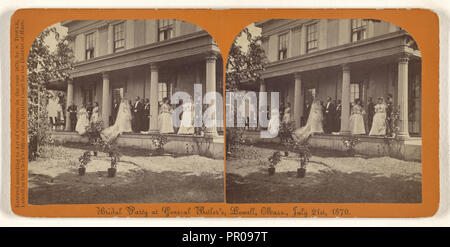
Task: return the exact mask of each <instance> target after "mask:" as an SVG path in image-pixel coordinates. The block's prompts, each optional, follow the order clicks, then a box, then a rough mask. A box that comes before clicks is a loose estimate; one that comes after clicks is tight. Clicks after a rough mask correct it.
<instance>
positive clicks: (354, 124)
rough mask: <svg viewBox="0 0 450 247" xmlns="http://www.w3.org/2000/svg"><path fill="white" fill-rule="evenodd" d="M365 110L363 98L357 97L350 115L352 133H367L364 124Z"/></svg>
mask: <svg viewBox="0 0 450 247" xmlns="http://www.w3.org/2000/svg"><path fill="white" fill-rule="evenodd" d="M364 114H365V113H364V110H363V108H362V106H361V100H360V99H355V104H354V105H353V107H352V111H351V115H350V132H351V133H352V135H364V134H366V127H365V125H364V118H363V115H364Z"/></svg>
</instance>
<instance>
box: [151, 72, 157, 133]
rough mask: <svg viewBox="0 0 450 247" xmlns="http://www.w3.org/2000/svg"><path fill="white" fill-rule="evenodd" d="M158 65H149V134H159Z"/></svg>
mask: <svg viewBox="0 0 450 247" xmlns="http://www.w3.org/2000/svg"><path fill="white" fill-rule="evenodd" d="M158 70H159V68H158V65H156V64H151V65H150V123H149V124H150V128H149V132H151V133H159V128H158V114H159V109H158Z"/></svg>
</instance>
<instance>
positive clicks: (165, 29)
mask: <svg viewBox="0 0 450 247" xmlns="http://www.w3.org/2000/svg"><path fill="white" fill-rule="evenodd" d="M174 22H175V21H174V20H159V21H158V37H159V41H163V40H166V39H170V38H173V36H174Z"/></svg>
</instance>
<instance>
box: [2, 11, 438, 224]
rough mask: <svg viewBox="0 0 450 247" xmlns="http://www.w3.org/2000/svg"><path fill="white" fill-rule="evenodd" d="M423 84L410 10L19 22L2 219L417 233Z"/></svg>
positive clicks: (428, 23) (434, 76)
mask: <svg viewBox="0 0 450 247" xmlns="http://www.w3.org/2000/svg"><path fill="white" fill-rule="evenodd" d="M438 68H439V25H438V17H437V15H436V14H434V13H433V12H431V11H429V10H422V9H411V10H406V9H396V10H389V9H384V10H374V9H351V10H350V9H340V10H335V9H333V10H331V9H321V10H313V9H308V10H306V9H295V10H294V9H289V10H288V9H265V10H263V9H228V10H210V9H198V10H187V9H186V10H184V9H178V10H177V9H158V10H152V9H120V10H119V9H115V10H113V9H100V10H99V9H21V10H18V11H16V12H15V14H14V15H13V17H12V19H11V146H12V151H11V207H12V210H13V211H14V212H15V213H16V214H18V215H22V216H28V217H214V218H218V217H279V218H300V217H301V218H304V217H425V216H432V215H433V214H434V213H435V212H436V210H437V208H438V205H439V160H438V157H439V153H438V150H439V146H438V143H439V128H438V126H435V125H436V123H439V112H438V109H439V101H438V99H439V97H438V92H439V86H438V85H439V84H438V82H439V77H438V72H439V70H438ZM423 109H427V110H426V111H425V110H423ZM423 119H426V120H427V121H422V120H423ZM431 125H433V126H431Z"/></svg>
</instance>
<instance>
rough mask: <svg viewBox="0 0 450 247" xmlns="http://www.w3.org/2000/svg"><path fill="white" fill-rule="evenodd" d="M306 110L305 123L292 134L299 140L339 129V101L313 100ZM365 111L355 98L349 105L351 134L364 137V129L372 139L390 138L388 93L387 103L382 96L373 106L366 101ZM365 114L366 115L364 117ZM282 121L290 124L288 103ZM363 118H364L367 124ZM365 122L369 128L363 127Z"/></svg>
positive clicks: (391, 109)
mask: <svg viewBox="0 0 450 247" xmlns="http://www.w3.org/2000/svg"><path fill="white" fill-rule="evenodd" d="M334 102H336V103H337V104H335V103H334ZM305 108H306V111H305V113H306V116H307V121H306V123H304V124H303V125H304V126H303V127H302V128H299V129H297V130H296V131H295V133H294V134H295V136H297V137H298V138H299V139H303V138H306V137H308V136H309V135H311V134H312V133H332V132H338V131H339V130H340V123H341V121H340V120H341V119H340V118H341V111H342V105H341V102H340V100H337V101H332V99H331V97H328V98H327V103H326V104H323V103H322V102H320V101H319V100H314V101H313V103H312V104H311V105H309V104H307V105H306V106H305ZM366 109H367V110H365V109H364V106H363V105H362V103H361V100H360V99H355V100H354V102H353V103H352V104H351V110H350V112H351V114H350V119H349V121H350V122H349V129H350V132H351V134H354V135H365V134H367V131H366V129H368V130H369V135H371V136H385V135H388V136H391V135H392V132H393V131H392V125H393V123H392V112H393V102H392V95H391V94H388V96H387V98H386V102H385V100H384V99H383V97H378V99H377V102H376V104H374V103H373V102H372V98H369V100H368V104H367V108H366ZM365 115H367V118H366V117H365ZM281 119H282V122H288V121H290V105H289V103H288V104H287V106H286V107H285V108H284V109H283V116H281ZM365 119H367V122H366V121H365ZM366 123H367V127H368V128H366Z"/></svg>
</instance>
